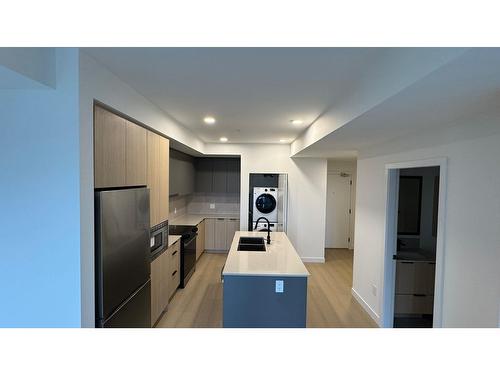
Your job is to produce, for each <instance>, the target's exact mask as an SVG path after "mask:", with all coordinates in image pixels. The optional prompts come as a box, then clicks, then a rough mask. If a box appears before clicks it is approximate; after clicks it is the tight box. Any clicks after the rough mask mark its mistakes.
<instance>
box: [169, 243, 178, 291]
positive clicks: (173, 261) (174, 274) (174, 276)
mask: <svg viewBox="0 0 500 375" xmlns="http://www.w3.org/2000/svg"><path fill="white" fill-rule="evenodd" d="M169 250H170V251H169V256H170V269H169V277H170V282H169V291H168V299H170V298H172V296H173V295H174V293H175V291H176V290H177V288H178V287H179V284H180V282H181V241H180V240H179V241H177V242H176V243H175V244H173V245H172V246H171V247H170V249H169Z"/></svg>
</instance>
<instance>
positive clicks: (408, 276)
mask: <svg viewBox="0 0 500 375" xmlns="http://www.w3.org/2000/svg"><path fill="white" fill-rule="evenodd" d="M445 171H446V161H445V160H441V159H439V160H429V161H420V162H411V163H399V164H393V165H389V166H387V187H388V189H387V194H388V195H387V216H386V220H387V221H386V252H385V259H384V262H385V264H384V296H383V302H384V304H383V317H382V322H383V326H384V327H394V328H431V327H440V326H441V307H442V279H443V277H442V269H443V262H442V261H443V252H444V247H443V233H444V232H443V231H444V214H443V212H444V202H445V193H446V189H445V182H446V180H445V176H446V174H445Z"/></svg>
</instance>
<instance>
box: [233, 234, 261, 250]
mask: <svg viewBox="0 0 500 375" xmlns="http://www.w3.org/2000/svg"><path fill="white" fill-rule="evenodd" d="M238 251H266V245H265V244H264V238H263V237H240V240H239V242H238Z"/></svg>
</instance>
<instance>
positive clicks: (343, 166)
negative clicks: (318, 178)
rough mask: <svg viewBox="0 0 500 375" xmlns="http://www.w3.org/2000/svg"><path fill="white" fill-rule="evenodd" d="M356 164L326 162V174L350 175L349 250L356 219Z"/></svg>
mask: <svg viewBox="0 0 500 375" xmlns="http://www.w3.org/2000/svg"><path fill="white" fill-rule="evenodd" d="M356 164H357V161H356V160H328V164H327V168H328V174H330V173H332V174H338V173H342V172H344V173H349V174H350V175H351V177H350V178H351V181H352V186H351V217H350V222H349V237H350V238H351V242H350V243H349V249H354V225H355V219H356V168H357V165H356ZM327 189H328V186H327ZM328 214H329V213H328V212H327V213H326V215H328ZM325 231H326V232H328V231H329V228H326V229H325ZM325 236H326V237H328V234H327V233H325Z"/></svg>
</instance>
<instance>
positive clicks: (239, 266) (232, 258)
mask: <svg viewBox="0 0 500 375" xmlns="http://www.w3.org/2000/svg"><path fill="white" fill-rule="evenodd" d="M240 237H264V238H266V237H267V232H244V231H239V232H236V233H235V235H234V238H233V242H232V244H231V249H230V250H229V254H228V256H227V260H226V265H225V266H224V271H223V272H222V274H223V275H232V276H297V277H307V276H309V272H308V271H307V268H306V266H304V263H302V260H301V259H300V257H299V255H298V254H297V251H295V248H294V247H293V246H292V244H291V242H290V240H289V239H288V237H287V236H286V234H285V233H284V232H271V244H269V245H268V244H267V243H266V251H238V242H239V239H240Z"/></svg>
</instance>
